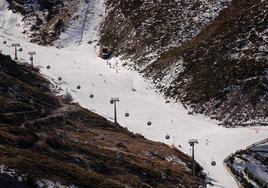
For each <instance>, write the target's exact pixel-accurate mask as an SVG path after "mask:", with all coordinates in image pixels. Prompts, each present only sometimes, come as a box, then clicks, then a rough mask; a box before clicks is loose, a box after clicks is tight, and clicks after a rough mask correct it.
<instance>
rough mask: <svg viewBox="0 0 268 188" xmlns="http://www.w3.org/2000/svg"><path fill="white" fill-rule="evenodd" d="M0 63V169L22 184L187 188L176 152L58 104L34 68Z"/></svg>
mask: <svg viewBox="0 0 268 188" xmlns="http://www.w3.org/2000/svg"><path fill="white" fill-rule="evenodd" d="M0 65H1V70H2V72H1V73H0V88H1V95H0V100H1V105H2V107H1V112H0V125H1V128H0V138H1V139H0V140H1V143H0V148H1V153H0V159H1V165H4V166H5V167H4V169H6V168H10V169H15V172H16V174H15V177H18V176H20V177H22V178H20V179H21V180H20V181H23V182H24V184H25V186H29V187H32V186H33V184H37V183H38V182H39V184H40V182H46V180H51V181H52V182H60V183H61V184H63V185H72V184H73V185H75V186H78V187H126V186H127V187H178V186H179V187H190V186H192V182H191V170H190V169H191V168H190V167H191V160H190V158H189V157H187V156H186V155H184V154H183V153H181V152H180V151H178V150H176V149H173V148H170V147H168V146H166V145H164V144H161V143H156V142H152V141H149V140H146V139H144V138H143V137H142V136H139V135H134V134H133V133H130V132H129V131H127V130H126V129H124V128H122V127H120V126H119V125H118V124H114V123H111V122H109V121H107V120H106V119H105V118H103V117H100V116H99V115H97V114H95V113H92V112H90V111H88V110H86V109H83V108H81V107H80V106H78V105H77V104H70V103H66V102H64V100H63V99H62V98H60V97H56V96H55V95H54V94H53V93H52V92H51V91H50V89H49V87H48V86H49V85H50V83H49V82H48V81H47V80H45V79H44V78H42V77H41V76H40V75H39V74H38V72H37V70H33V71H32V70H30V68H29V67H25V66H22V65H18V64H16V63H15V62H13V61H12V60H11V59H10V58H9V57H6V56H3V55H0ZM12 156H16V157H12ZM200 170H201V167H200V166H197V174H198V181H197V182H196V186H198V184H200V183H201V182H202V179H201V178H200ZM5 171H8V170H2V171H1V173H2V176H4V175H5V176H7V174H6V173H5ZM3 172H4V173H3ZM13 175H14V174H13ZM130 178H131V181H129V179H130ZM1 181H3V183H7V182H5V181H4V180H3V179H1V178H0V182H1ZM12 182H13V183H16V181H15V180H12V181H11V183H10V186H11V187H12ZM14 185H15V184H14ZM14 187H15V186H14Z"/></svg>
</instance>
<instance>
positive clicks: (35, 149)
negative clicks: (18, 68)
mask: <svg viewBox="0 0 268 188" xmlns="http://www.w3.org/2000/svg"><path fill="white" fill-rule="evenodd" d="M267 3H268V2H267V1H264V0H249V1H246V0H226V1H225V0H220V1H192V0H187V1H175V0H167V1H164V0H162V1H155V0H137V1H133V0H132V1H131V0H116V1H115V0H87V1H84V0H67V1H60V0H57V1H43V0H38V1H20V0H14V1H10V0H1V1H0V51H1V53H2V54H3V55H4V56H5V55H10V56H11V58H12V59H13V60H14V59H15V52H14V48H15V47H14V45H15V44H19V46H18V47H17V49H18V50H17V56H18V57H17V63H18V64H19V65H20V64H23V65H24V66H26V67H28V68H29V69H31V67H30V64H31V61H30V60H29V58H30V55H29V54H28V52H29V51H31V52H33V51H34V52H35V54H34V55H33V59H32V60H33V69H34V70H35V69H36V71H37V70H38V71H39V73H40V74H41V75H42V76H43V77H45V78H46V79H47V80H48V81H49V82H50V83H51V85H50V88H46V89H51V90H52V92H56V96H55V93H54V94H53V95H54V96H53V97H52V96H50V95H49V94H48V93H44V91H43V90H41V89H40V85H39V86H38V85H36V84H37V83H38V82H39V81H38V82H37V83H34V82H30V84H34V91H35V92H34V93H35V96H34V97H36V94H39V95H38V97H41V98H39V99H38V100H41V101H43V102H45V103H46V105H48V106H49V108H50V107H51V105H52V106H57V105H59V106H57V107H60V105H62V104H60V103H58V102H57V100H55V97H56V98H57V97H59V96H60V95H66V94H68V96H71V98H72V99H73V101H74V102H75V103H79V105H81V106H82V107H79V109H80V108H81V109H80V110H79V113H81V114H79V113H78V116H79V118H78V119H76V120H75V119H73V118H72V116H73V115H70V114H68V115H67V117H66V119H60V118H62V117H65V115H66V114H65V113H63V112H62V111H60V112H57V115H56V116H57V117H58V116H60V117H59V119H58V118H57V117H54V116H55V115H52V116H53V120H54V121H55V122H54V124H55V125H54V124H53V123H51V122H50V121H51V120H50V118H48V119H47V118H46V116H47V115H49V114H46V113H48V112H46V113H45V112H44V110H42V108H40V106H39V107H37V106H38V105H37V106H36V105H34V103H35V102H36V101H34V100H26V101H16V102H14V101H13V102H12V103H11V104H12V105H11V104H9V103H8V102H7V101H5V100H2V101H1V105H2V104H6V107H7V111H6V112H2V111H0V120H1V125H2V124H4V123H3V122H4V121H3V120H5V125H3V126H2V128H1V130H0V131H2V134H0V135H1V141H3V142H1V143H0V146H1V151H0V158H1V159H2V160H0V161H1V162H0V165H2V166H0V167H1V168H0V169H3V170H1V174H3V173H2V172H9V171H12V172H13V170H14V171H16V172H18V174H21V178H22V179H23V178H24V179H25V177H26V180H28V179H29V180H31V182H32V178H33V177H31V176H30V177H29V176H26V175H25V174H27V167H28V165H31V164H32V165H31V168H29V169H31V170H33V172H34V173H35V174H36V175H38V176H40V177H42V176H43V174H46V173H44V172H49V171H50V170H52V169H57V171H55V173H53V174H51V175H50V176H49V175H47V176H44V177H42V178H41V179H40V178H39V179H38V178H37V179H35V180H38V182H39V186H40V187H42V182H43V183H45V184H46V185H49V184H51V185H52V187H53V186H55V184H57V183H55V182H57V181H59V182H61V183H62V184H63V185H69V186H71V185H74V186H75V185H77V186H78V187H86V186H87V185H90V183H92V181H94V182H98V183H100V182H101V181H102V178H105V179H106V178H107V177H109V176H110V177H109V178H108V179H106V180H107V181H105V184H104V185H105V186H107V185H110V183H111V184H114V185H120V186H121V185H123V186H129V187H139V186H138V185H142V186H141V187H144V186H147V187H161V186H162V187H170V186H171V185H172V186H175V187H195V186H196V187H198V186H199V187H204V186H205V185H206V186H207V187H212V185H213V187H224V188H236V187H238V181H239V179H237V178H236V176H235V175H234V174H233V173H231V170H230V169H229V168H228V167H227V165H226V164H225V162H224V161H226V158H227V157H228V156H230V155H231V154H232V153H235V152H236V151H237V150H241V149H246V147H247V146H249V145H251V144H253V143H256V142H258V141H260V140H263V139H266V138H267V137H268V128H267V117H268V116H267V107H268V106H267V104H268V103H267V96H268V95H267V80H268V77H267V70H268V65H267V24H266V23H267V14H268V13H267V10H268V9H267V6H268V4H267ZM103 48H107V49H108V51H111V53H112V56H111V57H109V58H107V59H103V58H101V57H99V56H100V52H101V50H102V49H103ZM10 60H11V59H10ZM25 71H26V70H25ZM27 72H28V71H26V73H25V72H22V73H23V74H26V75H25V77H27V75H28V74H29V75H31V73H27ZM4 74H7V72H4ZM11 76H12V79H14V80H15V81H16V82H15V83H17V85H18V86H16V87H13V88H12V92H7V93H6V95H7V96H8V97H9V98H10V99H9V100H17V97H18V96H16V95H15V96H14V92H18V89H20V86H19V85H20V84H18V83H21V84H22V82H21V81H19V80H18V78H16V76H17V75H16V74H14V73H13V75H11ZM20 79H23V77H20ZM28 81H29V80H28ZM2 82H3V83H5V84H7V83H9V84H11V83H12V82H11V83H10V82H7V81H6V80H5V79H4V78H3V77H2ZM2 82H1V83H2ZM40 82H41V81H40ZM45 82H46V81H45ZM13 84H14V83H13ZM28 84H29V83H28ZM2 87H3V86H2ZM24 87H26V86H25V85H24ZM31 87H33V86H31ZM31 87H30V88H31ZM26 88H28V89H26V90H25V92H29V86H27V87H26ZM32 89H33V88H32ZM43 89H45V88H43ZM39 90H40V91H39ZM41 91H42V92H41ZM45 91H47V90H45ZM2 92H3V91H2V90H1V94H2ZM23 95H25V94H23ZM28 95H29V93H28ZM47 95H48V96H47ZM46 97H51V98H46ZM19 98H20V99H21V98H22V97H19ZM111 98H118V99H119V101H118V102H117V103H116V105H117V121H118V123H119V124H120V125H121V126H122V127H123V128H122V127H116V128H115V127H113V123H111V122H112V121H114V120H115V119H114V104H110V102H111V101H110V100H111ZM4 102H5V103H4ZM36 103H37V104H39V103H40V101H39V102H38V101H37V102H36ZM41 103H42V102H41ZM9 105H10V106H9ZM43 105H44V104H43ZM14 108H16V109H15V110H14ZM17 108H18V109H17ZM19 108H27V109H28V110H37V111H35V112H32V113H33V114H32V115H30V117H27V116H26V118H25V116H19V117H20V118H19V120H20V121H22V122H24V121H25V120H27V122H28V123H29V121H28V119H30V125H28V126H25V127H24V126H22V125H18V124H16V125H15V126H17V127H16V128H14V129H13V128H12V127H9V126H8V125H9V124H10V125H11V124H12V123H14V122H12V121H14V120H12V118H11V119H3V115H5V114H3V113H14V112H16V111H19ZM69 108H72V107H69ZM75 108H78V107H75ZM54 110H55V109H54ZM8 111H10V112H8ZM88 111H90V112H88ZM40 113H41V114H40ZM42 113H43V114H42ZM50 113H51V112H50ZM62 113H63V114H62ZM95 113H96V114H99V115H100V116H102V117H104V118H102V117H100V116H99V115H96V114H95ZM59 114H60V115H59ZM93 114H94V115H93ZM7 115H13V114H7ZM75 116H77V112H76V115H75ZM92 116H93V117H92ZM49 117H51V115H49ZM31 118H35V119H31ZM95 118H96V119H95ZM36 119H41V120H43V121H44V123H43V124H42V121H41V124H39V123H37V125H36V124H35V123H33V122H32V121H34V120H36ZM47 120H49V121H47ZM2 121H3V122H2ZM63 121H67V123H68V122H69V125H68V129H67V130H65V129H64V128H62V122H63ZM15 123H18V122H15ZM20 123H21V122H19V124H20ZM65 123H66V122H65ZM88 124H90V125H93V127H91V126H90V127H88ZM99 124H101V125H102V126H100V127H99ZM104 124H105V125H107V127H105V126H104ZM44 125H47V126H49V128H47V127H46V126H44ZM222 125H223V126H222ZM94 126H96V127H94ZM103 126H104V127H103ZM227 127H229V128H227ZM128 130H129V131H130V132H133V133H129V132H128ZM121 131H122V132H121ZM123 133H124V135H122V134H123ZM129 134H130V135H129ZM54 135H57V136H56V138H54V137H55V136H54ZM102 135H105V137H104V140H103V139H102V137H101V136H102ZM131 135H136V136H137V138H136V139H135V136H133V137H132V136H131ZM141 135H143V136H144V137H145V138H146V139H150V140H152V141H155V142H163V143H165V144H166V145H169V146H172V147H174V148H176V149H175V151H174V150H173V149H171V148H170V147H167V146H166V145H162V144H161V143H155V142H151V141H148V140H146V139H144V138H142V136H141ZM53 136H54V137H53ZM130 137H131V138H130ZM137 139H138V140H137ZM139 139H141V140H139ZM143 139H144V140H143ZM190 139H197V140H198V144H196V145H195V159H196V161H197V162H198V163H199V164H200V165H201V166H202V168H203V171H202V173H201V172H199V173H200V174H197V176H198V177H200V178H201V179H202V178H203V177H204V174H206V180H205V182H204V181H203V182H202V180H200V182H197V181H196V183H197V184H196V185H193V184H191V183H192V181H191V180H190V179H189V178H190V177H191V171H190V170H191V162H190V158H189V156H191V155H192V150H191V147H190V145H189V143H188V141H189V140H190ZM21 142H22V143H24V144H25V142H26V146H27V147H26V146H25V145H23V146H20V143H21ZM118 142H120V143H118ZM152 143H155V144H156V145H155V148H154V149H153V151H152V150H150V145H152ZM27 144H28V145H27ZM29 144H30V146H29ZM158 144H159V145H158ZM162 146H163V147H164V148H165V149H167V150H168V151H170V152H171V151H172V152H175V154H178V156H179V158H180V157H181V159H182V161H181V160H177V158H176V157H175V158H174V155H175V154H174V153H172V152H171V153H172V154H171V155H168V156H165V155H162V154H163V153H166V152H165V151H163V150H162V149H163V148H162ZM21 147H22V148H21ZM23 147H26V148H23ZM96 148H98V149H96ZM95 150H97V151H98V152H97V154H96V153H94V151H95ZM158 150H161V152H160V154H159V152H157V151H158ZM178 150H180V151H182V152H183V153H184V154H183V153H181V152H180V151H178ZM24 151H27V152H24ZM62 152H63V153H62ZM176 152H178V153H176ZM118 153H119V155H120V156H119V159H118ZM121 154H122V155H121ZM185 154H186V155H185ZM39 155H40V156H39ZM187 155H188V156H187ZM10 156H20V157H18V158H16V157H13V158H10V159H9V157H10ZM29 156H32V158H30V160H28V161H27V163H25V162H23V161H24V160H27V158H28V157H29ZM47 156H49V157H50V158H49V161H50V163H49V164H48V165H44V163H46V157H47ZM109 156H110V157H109ZM182 156H183V157H182ZM54 157H56V159H57V160H54V159H53V158H54ZM120 157H122V158H120ZM184 157H185V158H184ZM16 159H17V160H16ZM93 159H94V160H93ZM176 161H177V162H176ZM186 161H188V162H186ZM33 162H34V163H33ZM58 162H60V163H62V164H64V165H58V164H57V163H58ZM130 163H131V164H130ZM152 163H153V164H154V165H153V164H152ZM160 164H161V165H163V166H161V165H160ZM40 165H41V166H42V167H43V168H37V167H38V166H40ZM151 165H152V166H151ZM174 165H175V166H174ZM176 165H177V166H176ZM160 166H161V167H160ZM162 167H163V168H167V169H166V170H165V171H164V172H165V173H162V172H163V169H162ZM127 169H128V170H127ZM48 170H49V171H48ZM125 170H127V173H126V171H125ZM154 170H155V171H154ZM199 170H201V168H200V169H199ZM177 171H179V172H180V173H179V174H178V175H175V174H174V173H177ZM61 172H65V174H62V173H61ZM75 172H77V174H76V173H75ZM183 172H185V173H186V176H185V175H183ZM109 173H111V174H109ZM96 174H97V175H96ZM201 174H202V176H201ZM95 175H96V176H95ZM5 177H6V176H5V175H4V176H3V175H1V176H0V181H1V179H3V178H5ZM88 177H91V178H93V179H88ZM21 178H19V179H21ZM34 178H36V177H34ZM94 178H95V179H94ZM91 180H92V181H91ZM40 181H41V182H40ZM35 182H36V181H35ZM79 182H80V184H79ZM137 182H138V183H141V184H138V183H137ZM201 182H202V183H203V185H201ZM14 183H15V184H17V183H18V184H19V182H17V180H14ZM106 183H107V184H106ZM53 184H54V185H53ZM79 185H80V186H79ZM95 185H98V186H102V184H95ZM254 186H256V187H261V186H259V185H257V184H254Z"/></svg>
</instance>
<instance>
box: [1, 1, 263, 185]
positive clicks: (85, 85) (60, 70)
mask: <svg viewBox="0 0 268 188" xmlns="http://www.w3.org/2000/svg"><path fill="white" fill-rule="evenodd" d="M91 3H92V7H90V8H91V9H90V11H91V14H92V16H93V18H94V19H92V17H89V19H88V20H87V21H86V25H85V27H84V26H82V24H83V23H82V21H81V23H73V24H74V25H75V24H76V25H79V24H81V27H80V28H83V27H84V32H85V33H83V40H82V42H81V45H77V44H76V40H77V39H79V38H80V37H81V32H78V31H75V32H73V34H72V35H70V32H72V31H71V30H68V32H69V34H68V37H69V38H68V40H67V39H66V38H67V34H66V33H65V34H63V38H65V39H66V41H65V42H63V45H64V46H66V47H65V48H62V49H57V48H55V47H42V46H38V45H36V44H32V43H29V42H27V40H26V39H24V38H23V37H22V35H21V34H20V29H21V28H20V26H19V25H20V23H21V17H20V16H19V15H16V14H13V13H12V12H11V11H7V4H6V1H3V0H1V1H0V50H2V53H4V54H8V55H11V56H12V57H14V49H13V47H12V46H11V44H12V43H13V42H19V43H20V44H21V46H22V47H23V52H18V56H19V61H20V62H28V63H29V55H28V51H32V50H35V51H36V53H37V55H36V56H35V57H34V65H35V66H38V67H39V68H40V70H41V73H42V74H44V75H45V76H46V77H47V78H49V79H50V80H52V82H54V83H55V84H57V85H59V87H61V88H62V92H61V93H62V94H64V93H65V91H66V90H68V91H69V92H70V93H71V94H72V96H73V97H74V99H75V101H76V102H79V103H80V105H81V106H83V107H85V108H88V109H89V110H91V111H94V112H96V113H98V114H100V115H102V116H104V117H106V118H108V119H110V120H113V105H111V104H110V99H111V97H119V98H120V102H119V103H118V105H117V106H118V109H117V110H118V121H119V123H120V124H121V125H122V126H124V127H127V128H128V129H129V130H130V131H133V132H135V133H140V134H142V135H144V136H145V137H146V138H148V139H151V140H154V141H160V142H164V143H166V144H168V145H172V144H173V145H174V146H176V147H178V149H180V150H182V151H183V152H185V153H187V154H190V146H189V144H188V140H189V139H193V138H195V139H198V141H199V144H198V145H196V150H195V154H196V159H197V161H198V162H199V163H200V164H201V165H202V166H203V167H204V169H205V171H206V172H207V174H208V176H209V179H210V181H212V182H213V183H214V184H215V186H214V187H224V188H236V187H237V184H236V182H235V180H234V179H233V178H232V176H231V175H230V174H229V172H228V171H227V169H226V168H225V167H224V165H223V160H224V158H225V157H227V156H228V155H230V154H231V153H233V152H235V151H236V150H238V149H243V148H246V147H247V146H248V145H250V144H252V143H254V142H257V141H260V140H262V139H264V138H267V137H268V128H258V127H256V128H235V129H234V128H228V129H227V128H223V127H220V126H218V125H217V122H214V121H211V120H209V119H208V118H206V117H204V116H198V115H189V114H188V113H187V111H186V110H185V109H184V108H183V106H182V105H181V104H178V103H173V102H170V103H166V101H165V99H164V98H163V97H162V96H161V95H159V94H157V93H156V92H155V90H154V89H152V86H151V85H150V84H149V83H147V82H146V81H145V80H144V79H143V77H142V76H141V75H140V74H138V73H137V72H134V71H131V70H127V69H125V68H124V67H123V66H122V63H123V62H121V61H120V60H119V59H117V58H113V59H111V60H109V63H111V67H110V66H109V65H108V64H107V61H104V60H102V59H100V58H99V57H98V56H97V44H96V42H95V43H94V42H93V43H92V44H88V43H87V42H88V41H89V40H92V41H94V40H95V39H98V35H97V28H98V25H99V23H100V21H101V19H102V16H101V15H103V14H104V5H103V0H99V1H98V0H92V2H91ZM83 7H84V9H83V8H81V10H80V11H83V12H86V11H85V9H86V8H87V7H86V6H83ZM82 9H83V10H82ZM81 14H82V12H81ZM70 36H73V37H74V38H73V40H71V38H70ZM4 40H5V41H7V44H3V41H4ZM48 65H49V66H51V69H47V66H48ZM58 77H62V79H63V80H62V81H61V82H58ZM78 85H80V86H81V89H80V90H78V89H77V86H78ZM132 87H133V88H135V90H136V91H133V90H132ZM90 94H93V95H94V98H90ZM126 112H128V113H129V114H130V116H129V117H125V113H126ZM148 121H151V122H152V125H151V126H148V125H147V122H148ZM166 135H170V139H166V138H165V137H166ZM213 160H214V161H216V163H217V165H216V166H212V165H211V162H212V161H213Z"/></svg>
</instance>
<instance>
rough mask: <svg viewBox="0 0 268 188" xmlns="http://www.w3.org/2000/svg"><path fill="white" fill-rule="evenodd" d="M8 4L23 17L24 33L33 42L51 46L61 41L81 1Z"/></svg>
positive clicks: (18, 0)
mask: <svg viewBox="0 0 268 188" xmlns="http://www.w3.org/2000/svg"><path fill="white" fill-rule="evenodd" d="M7 2H8V3H9V6H8V8H9V9H10V10H12V11H13V12H14V13H20V14H21V15H22V16H23V20H22V22H21V24H22V25H21V27H22V33H23V34H25V36H26V37H28V38H29V39H30V40H31V42H35V43H39V44H41V45H51V44H52V43H53V42H54V41H55V40H57V39H59V36H60V34H61V32H62V31H63V30H64V26H66V25H68V23H69V21H70V20H71V18H72V15H73V13H74V12H75V11H76V10H77V8H78V7H77V4H79V0H67V1H61V0H55V1H47V0H37V1H21V0H7Z"/></svg>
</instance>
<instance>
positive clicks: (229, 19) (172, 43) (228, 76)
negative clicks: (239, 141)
mask: <svg viewBox="0 0 268 188" xmlns="http://www.w3.org/2000/svg"><path fill="white" fill-rule="evenodd" d="M106 2H107V7H108V14H107V17H106V19H105V21H104V24H103V28H102V37H101V42H102V44H103V45H106V46H111V48H112V50H114V51H115V54H116V55H123V57H125V58H130V59H131V60H132V62H133V63H130V66H132V67H134V68H137V69H139V70H140V71H142V72H143V73H144V74H145V76H146V77H149V79H151V80H153V81H152V82H154V83H155V84H156V87H157V88H158V89H159V90H160V91H161V92H163V93H164V94H165V96H167V97H171V98H174V99H176V100H178V101H181V102H183V103H184V104H186V106H187V107H190V108H189V110H190V111H193V112H195V113H204V114H206V115H208V116H210V117H212V118H215V119H217V120H220V121H221V123H222V124H223V125H225V126H248V125H267V124H268V119H267V117H268V116H267V113H268V110H267V108H268V106H267V105H268V103H267V101H268V86H267V84H268V76H267V70H268V63H267V59H268V58H267V57H268V56H267V55H268V52H267V50H268V47H267V44H268V28H267V22H268V12H267V10H268V2H267V1H263V0H249V1H248V0H242V1H241V0H233V1H231V2H226V1H222V2H221V3H219V2H218V1H217V2H218V3H216V2H214V1H186V2H181V1H152V0H151V1H149V0H148V1H122V0H121V1H112V0H107V1H106ZM116 2H117V3H116ZM114 23H117V24H114ZM112 25H114V26H116V28H115V27H113V26H112ZM118 28H120V29H118Z"/></svg>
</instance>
